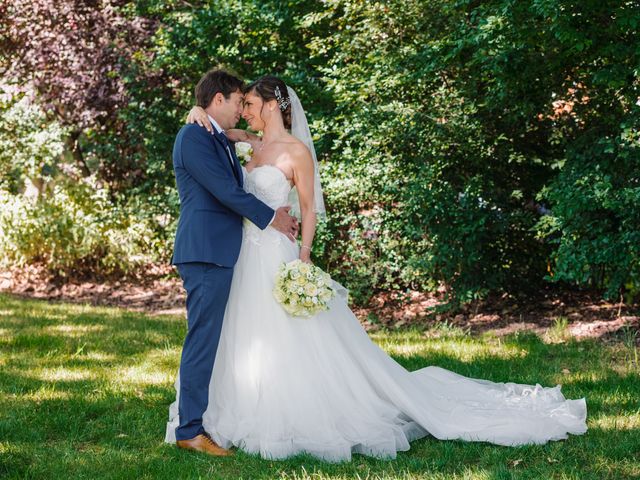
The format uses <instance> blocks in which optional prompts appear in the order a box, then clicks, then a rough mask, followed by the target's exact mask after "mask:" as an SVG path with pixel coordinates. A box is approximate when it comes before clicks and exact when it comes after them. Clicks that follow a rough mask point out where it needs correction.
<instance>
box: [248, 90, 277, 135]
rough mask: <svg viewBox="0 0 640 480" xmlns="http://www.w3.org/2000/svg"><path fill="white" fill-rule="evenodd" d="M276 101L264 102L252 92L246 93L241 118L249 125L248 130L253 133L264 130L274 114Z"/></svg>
mask: <svg viewBox="0 0 640 480" xmlns="http://www.w3.org/2000/svg"><path fill="white" fill-rule="evenodd" d="M275 106H276V101H275V100H272V101H270V102H265V101H264V100H262V98H260V97H259V96H258V95H256V94H255V93H253V92H248V93H247V94H245V96H244V108H243V109H242V118H244V119H245V120H246V121H247V123H248V124H249V128H251V130H253V131H254V132H260V131H262V130H264V126H265V125H266V124H267V123H269V120H270V119H271V118H272V116H273V115H274V114H277V113H278V112H275Z"/></svg>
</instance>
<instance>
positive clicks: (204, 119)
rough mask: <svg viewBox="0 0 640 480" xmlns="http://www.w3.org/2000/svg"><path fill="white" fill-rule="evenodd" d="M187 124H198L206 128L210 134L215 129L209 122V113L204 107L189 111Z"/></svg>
mask: <svg viewBox="0 0 640 480" xmlns="http://www.w3.org/2000/svg"><path fill="white" fill-rule="evenodd" d="M186 123H197V124H198V125H200V126H201V127H204V128H206V129H207V130H208V131H209V132H211V131H212V129H213V126H212V125H211V122H210V121H209V116H208V115H207V112H205V111H204V109H203V108H202V107H199V106H197V105H196V106H195V107H193V108H192V109H191V110H190V111H189V115H187V121H186Z"/></svg>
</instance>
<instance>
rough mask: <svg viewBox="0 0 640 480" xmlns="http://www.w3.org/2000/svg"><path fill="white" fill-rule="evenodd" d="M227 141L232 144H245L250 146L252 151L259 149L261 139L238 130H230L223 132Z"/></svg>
mask: <svg viewBox="0 0 640 480" xmlns="http://www.w3.org/2000/svg"><path fill="white" fill-rule="evenodd" d="M224 133H225V134H226V135H227V137H228V138H229V140H231V141H232V142H247V143H249V144H250V145H251V148H253V150H254V151H256V150H258V149H259V148H260V145H262V137H259V136H258V135H256V134H255V133H251V132H247V131H246V130H241V129H239V128H232V129H230V130H227V131H225V132H224Z"/></svg>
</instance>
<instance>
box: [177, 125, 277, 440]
mask: <svg viewBox="0 0 640 480" xmlns="http://www.w3.org/2000/svg"><path fill="white" fill-rule="evenodd" d="M226 145H228V142H227V139H226V138H225V137H224V136H222V135H221V134H219V133H215V134H211V133H209V132H208V131H207V130H206V129H204V128H203V127H200V126H198V125H193V124H190V125H185V126H184V127H182V129H181V130H180V132H178V135H177V137H176V141H175V144H174V146H173V169H174V172H175V176H176V183H177V185H178V193H179V194H180V219H179V221H178V230H177V232H176V240H175V245H174V251H173V259H172V263H173V264H174V265H176V266H177V268H178V272H179V273H180V276H181V277H182V281H183V285H184V288H185V290H186V291H187V323H188V329H187V336H186V338H185V341H184V346H183V348H182V358H181V362H180V399H179V403H178V411H179V416H180V424H179V426H178V427H177V428H176V439H177V440H187V439H189V438H193V437H195V436H196V435H198V434H200V433H202V432H203V431H204V429H203V427H202V415H203V414H204V412H205V410H206V409H207V405H208V400H209V383H210V381H211V372H212V370H213V363H214V361H215V356H216V351H217V349H218V342H219V341H220V332H221V330H222V321H223V319H224V311H225V308H226V305H227V300H228V298H229V290H230V288H231V278H232V275H233V266H234V265H235V263H236V261H237V260H238V254H239V253H240V245H241V243H242V218H243V217H246V218H248V219H249V220H251V221H252V222H253V223H255V224H256V225H257V226H258V227H259V228H261V229H264V228H266V227H267V226H268V225H269V222H270V221H271V219H272V218H273V215H274V213H275V212H274V211H273V209H272V208H270V207H268V206H267V205H265V204H264V203H262V202H261V201H260V200H258V199H257V198H256V197H255V196H253V195H251V194H249V193H246V192H245V191H244V190H243V189H242V182H243V179H242V171H241V167H240V163H239V161H238V158H237V157H236V156H235V152H234V151H233V148H231V149H230V152H231V153H232V161H233V163H232V162H231V161H230V159H229V156H228V154H227V150H226Z"/></svg>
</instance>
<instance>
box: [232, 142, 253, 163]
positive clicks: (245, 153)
mask: <svg viewBox="0 0 640 480" xmlns="http://www.w3.org/2000/svg"><path fill="white" fill-rule="evenodd" d="M235 147H236V155H237V156H238V158H239V159H240V160H242V162H243V163H248V162H250V161H251V156H252V155H253V148H252V147H251V144H249V143H247V142H236V145H235Z"/></svg>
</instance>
